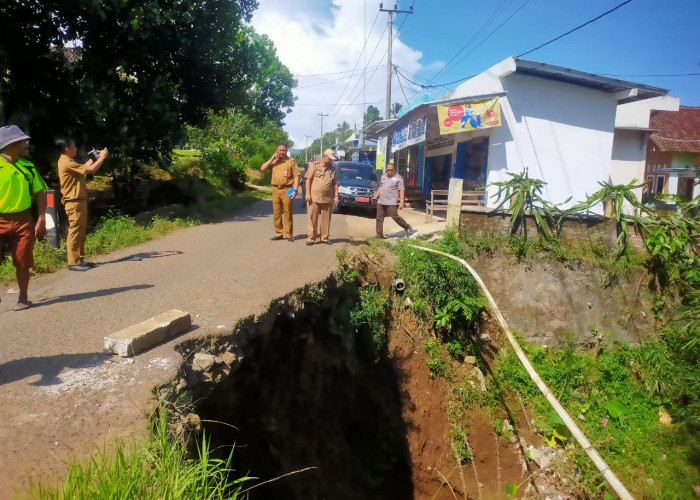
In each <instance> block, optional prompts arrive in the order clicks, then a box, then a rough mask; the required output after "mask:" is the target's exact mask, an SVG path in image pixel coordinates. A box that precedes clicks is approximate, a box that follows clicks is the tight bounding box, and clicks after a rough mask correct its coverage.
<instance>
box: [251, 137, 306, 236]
mask: <svg viewBox="0 0 700 500" xmlns="http://www.w3.org/2000/svg"><path fill="white" fill-rule="evenodd" d="M268 168H272V215H273V218H274V223H275V236H273V237H272V239H273V240H281V239H282V238H287V241H294V225H293V221H292V218H293V216H294V205H293V203H292V200H294V198H296V197H297V190H298V189H299V167H297V162H296V160H294V158H290V157H288V156H287V145H286V144H278V145H277V151H275V154H273V155H272V157H271V158H270V159H269V160H267V161H266V162H265V163H263V164H262V166H261V167H260V170H267V169H268ZM290 189H293V191H291V192H290V193H287V191H289V190H290ZM283 216H284V225H283V224H282V217H283Z"/></svg>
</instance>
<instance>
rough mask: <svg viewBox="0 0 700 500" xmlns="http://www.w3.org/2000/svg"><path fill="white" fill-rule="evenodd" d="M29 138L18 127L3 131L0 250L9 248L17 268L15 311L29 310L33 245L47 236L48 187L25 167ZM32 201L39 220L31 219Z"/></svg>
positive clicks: (0, 129)
mask: <svg viewBox="0 0 700 500" xmlns="http://www.w3.org/2000/svg"><path fill="white" fill-rule="evenodd" d="M28 149H29V136H28V135H26V134H25V133H24V132H22V130H21V129H20V128H19V127H18V126H17V125H6V126H4V127H0V249H1V248H8V249H9V250H10V252H11V253H12V264H13V265H14V266H15V273H16V276H17V287H18V288H19V297H18V298H17V305H16V306H15V307H13V310H15V311H21V310H23V309H28V308H30V307H31V306H32V303H31V302H29V298H28V295H27V291H28V289H29V269H30V268H31V267H32V266H33V265H34V241H35V239H36V238H37V237H42V236H43V235H44V234H45V232H46V219H45V215H44V214H45V212H46V184H45V183H44V181H43V180H42V179H41V177H40V176H39V175H38V174H35V172H33V171H30V170H29V169H27V167H25V166H23V165H22V164H21V162H20V158H22V157H24V156H26V155H27V151H28ZM32 200H33V201H34V203H36V206H37V210H38V217H37V220H36V222H35V221H34V217H33V216H32V211H31V206H32Z"/></svg>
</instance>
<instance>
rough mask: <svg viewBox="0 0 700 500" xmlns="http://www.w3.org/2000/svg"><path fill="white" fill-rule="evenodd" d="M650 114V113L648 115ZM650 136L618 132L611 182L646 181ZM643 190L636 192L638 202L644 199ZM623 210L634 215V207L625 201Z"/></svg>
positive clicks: (636, 132) (614, 147)
mask: <svg viewBox="0 0 700 500" xmlns="http://www.w3.org/2000/svg"><path fill="white" fill-rule="evenodd" d="M647 114H648V113H647ZM647 139H648V134H647V133H646V132H640V131H637V130H616V131H615V137H614V139H613V150H612V162H611V164H610V182H612V183H613V184H628V183H629V182H632V181H636V182H635V184H640V183H642V182H644V181H645V180H646V177H645V174H644V167H645V160H646V146H647ZM642 192H643V188H641V187H640V188H637V189H635V190H634V194H635V196H636V197H637V199H638V200H640V201H641V199H642ZM623 210H624V211H625V212H626V213H632V211H633V209H632V205H631V204H630V203H629V202H628V201H626V200H625V202H624V203H623Z"/></svg>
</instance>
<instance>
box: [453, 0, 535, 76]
mask: <svg viewBox="0 0 700 500" xmlns="http://www.w3.org/2000/svg"><path fill="white" fill-rule="evenodd" d="M528 3H530V0H525V2H524V3H523V4H522V5H521V6H520V7H518V8H517V9H515V11H514V12H513V13H512V14H511V15H510V16H508V17H507V18H506V19H505V21H503V22H502V23H501V24H499V25H498V26H496V29H494V30H493V31H492V32H491V33H489V34H488V35H486V37H485V38H484V39H483V40H481V41H480V42H479V43H478V44H477V45H476V46H475V47H473V48H472V49H471V50H470V51H469V52H467V53H466V54H464V55H463V56H462V58H461V59H460V60H459V61H457V62H456V63H455V65H459V64H460V63H461V62H462V61H464V59H466V57H467V56H468V55H470V54H471V53H472V52H474V51H475V50H476V49H478V48H479V47H481V46H482V45H483V44H484V43H485V42H486V41H487V40H488V39H489V38H491V37H492V36H493V35H494V34H495V33H496V32H497V31H498V30H499V29H501V28H502V27H503V25H504V24H506V23H507V22H508V21H510V20H511V18H512V17H513V16H515V14H517V13H518V12H520V10H521V9H522V8H523V7H525V6H526V5H527V4H528Z"/></svg>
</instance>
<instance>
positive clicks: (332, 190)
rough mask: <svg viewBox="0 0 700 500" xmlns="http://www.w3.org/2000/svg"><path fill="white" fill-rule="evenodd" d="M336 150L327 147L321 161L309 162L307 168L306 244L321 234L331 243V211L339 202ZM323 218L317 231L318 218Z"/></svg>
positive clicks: (325, 241)
mask: <svg viewBox="0 0 700 500" xmlns="http://www.w3.org/2000/svg"><path fill="white" fill-rule="evenodd" d="M337 159H338V158H336V157H335V152H334V151H333V150H332V149H330V148H329V149H326V150H325V151H324V152H323V157H322V158H321V161H315V162H311V163H309V168H308V169H307V170H306V174H305V177H306V190H305V191H306V201H307V207H308V208H307V211H308V213H309V216H308V228H307V237H306V244H307V245H313V244H314V243H316V238H317V237H318V236H320V238H321V243H325V244H326V245H331V244H332V242H331V239H330V236H329V235H330V230H331V212H332V210H333V204H334V203H335V204H336V205H337V204H338V176H337V175H336V172H335V167H333V163H332V162H334V161H336V160H337ZM319 216H320V218H321V230H320V231H317V229H316V228H317V227H318V219H319Z"/></svg>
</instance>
